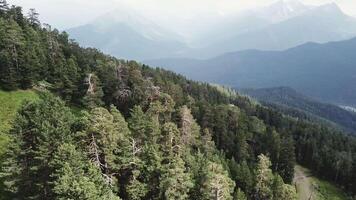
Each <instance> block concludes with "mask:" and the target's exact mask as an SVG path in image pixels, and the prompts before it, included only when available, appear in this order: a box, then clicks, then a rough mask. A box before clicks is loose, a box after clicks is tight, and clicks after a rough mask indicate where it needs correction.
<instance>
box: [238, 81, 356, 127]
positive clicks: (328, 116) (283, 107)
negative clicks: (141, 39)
mask: <svg viewBox="0 0 356 200" xmlns="http://www.w3.org/2000/svg"><path fill="white" fill-rule="evenodd" d="M240 91H241V92H242V93H244V94H247V95H249V96H251V97H253V98H256V99H258V100H259V101H260V102H261V103H263V104H264V105H266V106H269V107H273V108H275V109H277V110H279V111H280V112H282V113H285V114H287V115H291V116H294V117H298V118H304V119H309V120H313V121H319V122H326V123H327V122H329V123H331V125H334V126H336V127H339V128H341V129H344V130H345V131H349V132H355V131H356V114H355V113H353V112H350V111H347V110H345V109H343V108H340V107H338V106H336V105H332V104H328V103H323V102H319V101H317V100H315V99H312V98H310V97H307V96H305V95H303V94H301V93H298V92H297V91H295V90H294V89H292V88H289V87H276V88H260V89H243V90H240Z"/></svg>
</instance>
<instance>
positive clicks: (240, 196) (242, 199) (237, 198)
mask: <svg viewBox="0 0 356 200" xmlns="http://www.w3.org/2000/svg"><path fill="white" fill-rule="evenodd" d="M234 200H247V197H246V195H245V193H244V192H243V191H242V190H241V189H240V188H237V190H236V191H235V193H234Z"/></svg>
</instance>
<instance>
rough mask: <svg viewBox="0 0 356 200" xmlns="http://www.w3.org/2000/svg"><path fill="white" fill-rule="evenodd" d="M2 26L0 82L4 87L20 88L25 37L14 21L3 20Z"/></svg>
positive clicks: (9, 88) (0, 29)
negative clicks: (6, 21)
mask: <svg viewBox="0 0 356 200" xmlns="http://www.w3.org/2000/svg"><path fill="white" fill-rule="evenodd" d="M1 23H3V25H4V26H3V27H1V28H0V31H1V33H0V34H1V35H2V36H4V37H2V38H0V41H1V45H0V46H1V48H0V60H1V61H0V62H1V66H0V83H1V85H2V87H3V88H4V89H8V90H13V89H16V88H18V86H19V80H20V67H21V66H20V60H21V56H22V53H23V52H22V50H23V48H24V37H23V33H22V30H21V27H19V25H18V24H17V23H16V22H15V21H14V20H10V22H9V23H5V22H4V21H2V22H1Z"/></svg>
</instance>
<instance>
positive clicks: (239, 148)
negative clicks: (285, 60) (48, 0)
mask: <svg viewBox="0 0 356 200" xmlns="http://www.w3.org/2000/svg"><path fill="white" fill-rule="evenodd" d="M4 2H5V1H1V2H0V40H1V42H0V71H1V73H0V87H1V88H2V89H5V90H15V89H25V88H36V89H38V90H40V91H44V92H42V93H43V94H42V95H41V97H40V100H39V101H36V102H27V103H24V104H23V106H22V108H21V109H20V111H19V112H18V115H17V118H16V120H15V123H14V125H13V127H12V129H11V131H10V134H9V137H10V139H11V144H12V145H11V146H10V147H9V148H8V149H7V152H6V154H5V155H4V156H5V157H6V159H5V160H6V162H5V163H3V166H4V167H2V169H1V173H0V176H1V179H0V180H4V185H5V189H6V194H5V195H6V198H8V199H119V198H121V199H216V200H218V199H220V200H222V199H253V198H259V199H295V190H294V189H293V187H292V186H291V185H288V184H290V183H291V181H292V179H293V172H294V169H293V167H294V164H295V162H296V161H298V162H299V163H301V164H303V165H306V166H308V167H310V168H311V169H313V170H314V171H315V172H316V173H317V174H318V175H319V176H322V177H325V178H328V179H330V180H333V181H335V182H337V183H339V184H340V185H343V186H344V188H345V190H347V191H349V192H350V193H352V192H354V191H355V186H356V182H355V180H356V163H355V160H356V159H355V155H356V153H355V152H356V141H355V138H353V137H351V136H346V135H343V134H341V133H339V132H337V131H335V130H333V129H330V128H328V127H325V126H322V125H318V124H313V123H310V122H307V121H303V120H296V119H292V118H288V117H285V116H283V115H281V114H280V113H278V112H276V111H274V110H272V109H269V108H265V107H262V106H260V105H256V104H254V103H252V102H250V101H249V99H248V98H246V97H242V96H239V95H238V94H236V93H235V92H233V91H230V90H227V91H225V90H223V91H222V89H221V88H216V87H215V86H211V85H209V84H206V83H200V82H194V81H191V80H187V79H186V78H184V77H182V76H180V75H177V74H175V73H173V72H170V71H166V70H163V69H159V68H157V69H152V68H149V67H148V66H145V65H141V64H139V63H137V62H134V61H123V60H118V59H116V58H113V57H110V56H107V55H105V54H103V53H101V52H99V51H98V50H96V49H90V48H88V49H84V48H81V47H79V45H78V44H77V43H75V42H74V41H71V40H69V39H68V35H67V34H66V33H64V32H63V33H59V32H58V30H56V29H54V30H52V28H51V27H50V26H49V25H45V26H42V25H41V24H40V23H39V22H38V18H37V17H38V16H37V13H36V12H35V11H34V10H32V11H31V12H30V15H29V17H27V18H26V17H24V16H23V15H22V12H21V8H19V7H16V6H13V7H11V8H8V6H4V5H6V2H5V3H4ZM70 106H71V107H73V106H75V107H77V108H80V109H81V110H83V111H82V112H81V113H80V114H77V115H74V114H73V113H72V111H71V110H70V109H69V107H70ZM264 155H267V156H264Z"/></svg>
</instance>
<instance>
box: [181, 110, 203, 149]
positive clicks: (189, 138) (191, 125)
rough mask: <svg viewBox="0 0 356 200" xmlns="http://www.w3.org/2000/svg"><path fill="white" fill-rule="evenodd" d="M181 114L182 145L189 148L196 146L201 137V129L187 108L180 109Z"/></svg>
mask: <svg viewBox="0 0 356 200" xmlns="http://www.w3.org/2000/svg"><path fill="white" fill-rule="evenodd" d="M179 112H180V120H181V121H180V131H181V134H182V137H181V139H182V144H184V145H188V146H190V145H194V144H196V140H197V139H198V138H199V137H200V127H199V125H198V124H197V123H196V121H195V119H194V118H193V116H192V114H191V111H190V110H189V109H188V107H187V106H183V107H182V108H180V110H179Z"/></svg>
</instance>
